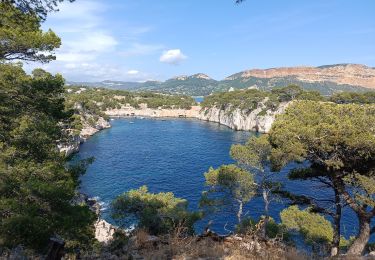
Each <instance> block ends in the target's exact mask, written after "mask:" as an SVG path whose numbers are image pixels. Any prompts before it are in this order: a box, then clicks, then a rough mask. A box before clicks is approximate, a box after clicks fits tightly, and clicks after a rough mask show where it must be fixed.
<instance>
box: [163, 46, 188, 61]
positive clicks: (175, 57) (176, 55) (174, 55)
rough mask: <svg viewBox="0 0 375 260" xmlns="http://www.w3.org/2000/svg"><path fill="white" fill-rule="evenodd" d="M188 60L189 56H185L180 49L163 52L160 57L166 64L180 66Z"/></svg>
mask: <svg viewBox="0 0 375 260" xmlns="http://www.w3.org/2000/svg"><path fill="white" fill-rule="evenodd" d="M186 58H187V56H185V55H184V54H183V53H182V51H181V50H180V49H173V50H168V51H165V52H163V54H162V55H161V56H160V61H161V62H164V63H169V64H173V65H177V64H180V63H181V62H182V61H183V60H185V59H186Z"/></svg>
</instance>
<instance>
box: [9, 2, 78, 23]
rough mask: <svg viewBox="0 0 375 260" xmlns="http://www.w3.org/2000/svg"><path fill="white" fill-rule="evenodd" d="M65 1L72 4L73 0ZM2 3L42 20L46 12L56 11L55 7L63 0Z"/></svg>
mask: <svg viewBox="0 0 375 260" xmlns="http://www.w3.org/2000/svg"><path fill="white" fill-rule="evenodd" d="M67 1H69V2H74V1H75V0H67ZM3 2H10V3H12V4H13V5H14V6H15V7H16V8H18V9H19V10H21V11H22V12H24V13H29V14H35V15H37V16H38V17H39V18H40V19H41V20H43V19H45V18H46V16H47V13H48V12H51V11H58V9H57V5H58V4H59V3H61V2H64V0H3Z"/></svg>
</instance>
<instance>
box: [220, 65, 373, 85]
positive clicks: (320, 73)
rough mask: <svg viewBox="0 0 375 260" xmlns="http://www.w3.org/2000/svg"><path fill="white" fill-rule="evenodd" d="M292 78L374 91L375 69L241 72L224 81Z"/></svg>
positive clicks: (335, 67)
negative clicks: (252, 78)
mask: <svg viewBox="0 0 375 260" xmlns="http://www.w3.org/2000/svg"><path fill="white" fill-rule="evenodd" d="M288 76H294V77H295V78H296V79H298V80H300V81H304V82H324V81H326V82H333V83H337V84H347V85H353V86H360V87H364V88H370V89H375V69H374V68H371V67H367V66H365V65H359V64H338V65H328V66H320V67H285V68H272V69H264V70H262V69H253V70H247V71H243V72H240V73H237V74H234V75H232V76H229V77H227V78H226V80H235V79H243V80H246V79H248V78H250V77H256V78H267V79H270V78H282V77H288Z"/></svg>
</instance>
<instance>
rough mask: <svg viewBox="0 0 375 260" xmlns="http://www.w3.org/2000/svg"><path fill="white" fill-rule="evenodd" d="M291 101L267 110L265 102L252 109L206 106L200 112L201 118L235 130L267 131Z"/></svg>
mask: <svg viewBox="0 0 375 260" xmlns="http://www.w3.org/2000/svg"><path fill="white" fill-rule="evenodd" d="M288 104H289V103H281V104H280V105H279V107H278V108H277V109H276V110H275V111H272V110H266V107H265V106H264V105H263V104H260V106H258V108H257V109H255V110H252V111H246V110H240V109H238V108H235V109H233V108H232V107H231V106H228V107H227V108H225V109H220V108H217V107H212V108H206V109H203V110H202V111H201V113H199V116H198V118H199V119H200V120H206V121H210V122H217V123H219V124H222V125H226V126H228V127H229V128H232V129H234V130H244V131H257V132H261V133H267V132H268V131H269V130H270V129H271V126H272V124H273V122H274V121H275V117H276V115H278V114H281V113H283V112H284V111H285V108H286V107H287V106H288Z"/></svg>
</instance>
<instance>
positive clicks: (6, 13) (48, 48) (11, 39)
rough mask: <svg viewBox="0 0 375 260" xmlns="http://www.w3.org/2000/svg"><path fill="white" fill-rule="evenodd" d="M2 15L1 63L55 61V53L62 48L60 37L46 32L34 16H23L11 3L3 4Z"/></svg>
mask: <svg viewBox="0 0 375 260" xmlns="http://www.w3.org/2000/svg"><path fill="white" fill-rule="evenodd" d="M0 13H1V16H0V62H1V61H3V62H4V61H13V60H24V61H39V62H48V61H50V60H53V59H55V57H54V55H53V50H54V49H56V48H58V47H60V44H61V42H60V38H59V37H58V36H57V35H56V34H55V33H54V32H53V31H51V30H48V31H47V32H43V31H42V30H41V28H40V26H41V24H40V23H41V20H40V18H39V17H38V16H37V15H36V14H35V13H24V12H22V10H20V9H18V8H16V7H15V6H14V5H12V4H11V3H10V2H9V1H2V2H0Z"/></svg>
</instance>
